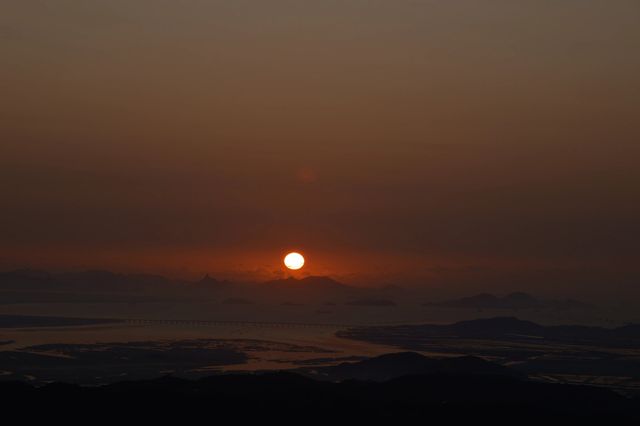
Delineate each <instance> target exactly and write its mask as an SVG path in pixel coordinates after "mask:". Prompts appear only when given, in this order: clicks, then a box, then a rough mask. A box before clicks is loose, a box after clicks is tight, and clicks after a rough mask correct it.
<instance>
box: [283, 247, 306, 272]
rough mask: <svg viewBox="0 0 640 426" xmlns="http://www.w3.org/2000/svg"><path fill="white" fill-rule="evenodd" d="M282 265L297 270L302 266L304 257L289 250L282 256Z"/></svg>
mask: <svg viewBox="0 0 640 426" xmlns="http://www.w3.org/2000/svg"><path fill="white" fill-rule="evenodd" d="M284 266H286V267H287V268H289V269H293V270H294V271H295V270H298V269H300V268H302V267H303V266H304V257H303V256H302V255H301V254H300V253H296V252H295V251H294V252H291V253H289V254H288V255H286V256H285V257H284Z"/></svg>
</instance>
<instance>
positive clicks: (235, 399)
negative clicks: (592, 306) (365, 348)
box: [0, 373, 640, 424]
mask: <svg viewBox="0 0 640 426" xmlns="http://www.w3.org/2000/svg"><path fill="white" fill-rule="evenodd" d="M0 399H1V400H2V402H3V407H5V416H8V415H9V412H10V411H11V412H13V413H14V414H15V413H19V414H20V416H21V417H22V418H25V419H29V420H35V419H36V418H42V419H46V420H47V421H49V422H51V421H57V420H60V419H64V420H65V421H66V422H72V421H78V420H80V421H83V422H86V423H92V422H94V421H98V420H99V421H101V422H104V421H116V420H117V421H120V422H129V421H132V420H144V421H145V423H149V422H151V421H158V420H163V422H177V421H179V422H180V424H184V422H186V421H191V420H193V421H196V420H197V421H199V422H207V423H214V424H215V423H221V422H224V421H225V420H226V419H232V420H233V421H234V422H238V421H240V422H245V421H256V422H261V424H262V423H263V422H273V421H277V422H278V423H292V422H296V423H297V424H307V423H312V424H319V423H327V422H332V423H333V422H343V421H351V422H353V421H357V422H358V424H362V422H366V421H374V420H377V421H380V420H382V421H389V422H393V424H398V422H409V421H411V422H418V421H419V422H420V423H430V424H437V423H436V422H443V421H447V423H449V422H452V421H453V422H459V421H473V422H474V423H477V422H479V421H487V420H488V421H491V422H492V423H496V422H500V423H501V424H504V423H506V422H510V423H512V424H534V423H535V422H540V421H549V420H558V419H562V420H571V421H587V420H591V421H593V420H599V421H602V422H605V421H606V422H607V424H625V423H626V422H632V421H637V420H640V417H639V415H638V401H635V400H631V399H627V398H625V397H622V396H620V395H617V394H615V393H614V392H611V391H608V390H605V389H599V388H590V387H578V386H569V385H558V384H544V383H534V382H529V381H526V380H521V379H517V378H513V377H507V376H501V375H475V374H455V375H452V374H432V375H412V376H404V377H400V378H396V379H392V380H389V381H385V382H367V381H354V380H350V381H343V382H339V383H335V382H326V381H324V382H323V381H315V380H312V379H309V378H305V377H303V376H300V375H296V374H291V373H269V374H262V375H259V374H247V375H220V376H211V377H207V378H204V379H200V380H196V381H190V380H185V379H177V378H171V377H166V378H161V379H157V380H150V381H138V382H121V383H116V384H112V385H106V386H101V387H80V386H75V385H64V384H50V385H46V386H44V387H41V388H34V387H31V386H29V385H26V384H24V383H18V382H5V383H0ZM405 424H406V423H405Z"/></svg>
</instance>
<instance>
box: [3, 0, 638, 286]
mask: <svg viewBox="0 0 640 426" xmlns="http://www.w3.org/2000/svg"><path fill="white" fill-rule="evenodd" d="M639 22H640V3H639V2H638V1H637V0H633V1H623V0H607V1H584V0H562V1H559V0H521V1H513V0H504V1H478V0H464V1H455V0H452V1H444V0H443V1H417V0H416V1H407V0H393V1H391V0H386V1H375V0H368V1H364V0H342V1H332V0H322V1H302V0H296V1H263V0H246V1H243V0H228V1H213V0H206V1H205V0H202V1H165V0H141V1H135V0H126V1H125V0H108V1H107V0H105V1H95V0H77V1H71V0H57V1H55V2H54V1H29V0H4V1H3V2H2V4H1V5H0V53H1V56H2V66H0V93H1V98H0V208H1V210H0V218H1V221H0V256H1V259H0V262H1V263H0V265H4V266H5V267H7V268H8V267H13V266H20V265H31V266H44V267H60V268H63V267H104V268H114V269H120V270H123V269H125V270H129V269H139V270H146V271H159V272H168V273H175V274H198V273H200V272H202V271H205V270H209V271H211V272H212V273H218V274H221V275H225V274H226V275H230V274H234V273H235V274H245V275H246V276H266V275H269V274H272V273H274V271H279V270H280V264H279V261H280V255H281V254H282V252H283V251H285V250H288V249H290V248H295V249H299V250H302V251H303V252H304V253H306V254H307V257H308V260H309V265H308V268H307V269H306V272H307V273H327V274H333V275H336V276H347V277H350V278H351V279H352V280H353V281H354V282H355V281H358V282H366V281H367V280H370V281H372V282H373V281H376V282H381V281H394V280H395V281H398V282H424V283H425V284H426V285H429V283H430V282H433V283H436V282H444V281H447V282H449V281H457V282H462V281H465V280H471V281H473V280H474V279H475V280H478V279H481V280H485V281H486V280H492V282H497V281H496V280H498V281H499V279H498V278H496V277H502V278H501V279H503V280H505V281H508V280H511V279H512V278H513V277H515V276H517V277H519V278H518V279H521V280H524V281H523V282H527V283H533V282H535V281H536V280H544V279H547V278H548V277H549V276H550V275H545V274H546V273H548V274H551V275H553V276H554V277H556V278H555V279H557V280H558V284H560V283H567V282H572V283H573V284H572V285H582V284H580V283H583V282H585V283H587V284H584V285H586V286H599V285H603V284H602V282H603V281H615V282H616V283H617V284H616V285H618V286H621V287H625V286H628V287H629V288H631V287H634V288H635V286H637V285H638V280H637V279H638V277H640V272H638V270H639V269H640V266H638V264H639V263H640V245H639V243H638V239H639V238H640V221H639V220H638V218H639V217H640V216H639V215H640V167H639V163H640V161H639V160H640V145H639V143H640V77H639V76H640V25H639V24H638V23H639ZM474 271H476V272H474ZM478 271H480V272H478ZM545 271H546V272H545ZM514 274H515V275H514ZM554 274H555V275H554ZM447 277H448V278H447ZM505 277H509V278H505ZM545 277H547V278H545ZM443 280H444V281H443ZM547 281H548V280H547ZM594 283H595V284H594ZM547 284H549V283H547ZM553 285H556V283H554V284H553ZM607 285H611V284H610V283H609V284H607Z"/></svg>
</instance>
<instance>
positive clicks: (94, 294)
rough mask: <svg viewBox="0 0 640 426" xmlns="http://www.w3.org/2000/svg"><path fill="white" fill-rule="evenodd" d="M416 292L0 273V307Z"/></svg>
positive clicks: (353, 297)
mask: <svg viewBox="0 0 640 426" xmlns="http://www.w3.org/2000/svg"><path fill="white" fill-rule="evenodd" d="M419 292H420V290H417V289H402V288H400V287H398V286H394V285H387V286H384V287H381V288H362V287H352V286H349V285H347V284H344V283H341V282H339V281H336V280H335V279H333V278H331V277H326V276H308V277H305V278H300V279H298V278H293V277H289V278H283V279H277V280H271V281H267V282H261V283H257V282H231V281H226V280H218V279H216V278H214V277H212V276H210V275H208V274H207V275H205V276H204V277H203V278H202V279H200V280H196V281H186V280H174V279H168V278H165V277H163V276H160V275H151V274H119V273H114V272H110V271H102V270H90V271H82V272H65V273H49V272H46V271H40V270H33V269H22V270H16V271H10V272H4V273H0V303H5V304H7V303H53V302H67V303H74V302H79V303H81V302H84V303H99V302H144V301H198V302H199V301H219V302H221V301H225V300H226V301H228V303H231V304H233V301H234V300H244V301H247V302H250V303H260V302H267V303H276V304H282V303H287V304H290V305H300V304H326V305H327V306H330V305H334V306H335V305H347V306H353V307H378V308H389V307H394V306H397V305H400V304H415V303H416V302H415V300H416V298H417V296H416V295H418V294H419ZM425 306H431V307H444V308H470V309H541V308H553V309H588V308H590V307H591V306H590V305H587V304H585V303H582V302H578V301H575V300H571V299H567V300H541V299H537V298H535V297H533V296H531V295H529V294H526V293H521V292H519V293H511V294H508V295H506V296H504V297H498V296H494V295H492V294H488V293H484V294H479V295H476V296H471V297H464V298H460V299H452V300H447V301H444V302H438V303H428V304H425Z"/></svg>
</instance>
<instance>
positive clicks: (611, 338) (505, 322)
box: [337, 317, 640, 350]
mask: <svg viewBox="0 0 640 426" xmlns="http://www.w3.org/2000/svg"><path fill="white" fill-rule="evenodd" d="M337 335H338V336H339V337H344V338H349V339H356V340H364V341H368V342H372V343H377V344H383V345H391V346H397V347H401V348H404V349H409V350H427V349H428V348H429V347H430V346H429V345H430V344H431V343H432V341H433V339H443V338H444V339H490V340H509V341H522V342H537V343H541V342H544V341H551V342H556V343H563V344H580V345H593V346H599V347H620V348H640V324H628V325H625V326H622V327H617V328H603V327H589V326H582V325H554V326H545V325H540V324H536V323H534V322H531V321H524V320H520V319H518V318H514V317H497V318H488V319H476V320H470V321H460V322H456V323H454V324H445V325H441V324H420V325H397V326H378V327H359V328H353V329H350V330H344V331H339V332H338V333H337ZM425 345H426V346H425Z"/></svg>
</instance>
